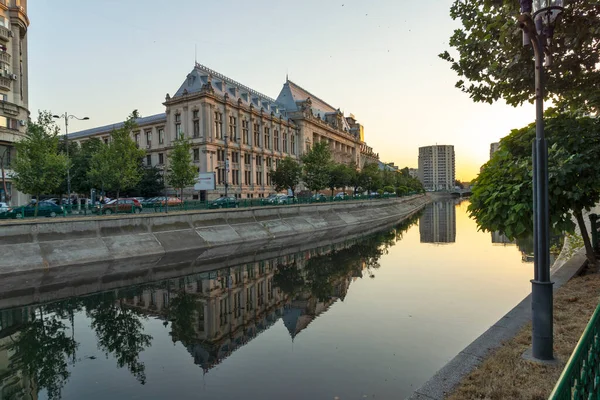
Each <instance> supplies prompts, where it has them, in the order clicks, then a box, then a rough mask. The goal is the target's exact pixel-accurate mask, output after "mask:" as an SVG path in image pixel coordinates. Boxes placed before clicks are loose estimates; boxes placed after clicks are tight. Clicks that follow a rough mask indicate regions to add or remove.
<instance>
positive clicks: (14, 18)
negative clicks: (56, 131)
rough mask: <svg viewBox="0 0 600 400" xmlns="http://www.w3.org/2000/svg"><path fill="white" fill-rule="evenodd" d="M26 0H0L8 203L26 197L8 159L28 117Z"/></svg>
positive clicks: (0, 160) (2, 155)
mask: <svg viewBox="0 0 600 400" xmlns="http://www.w3.org/2000/svg"><path fill="white" fill-rule="evenodd" d="M28 26H29V18H27V0H3V1H0V164H2V167H3V169H4V181H2V176H1V175H0V201H1V202H9V201H10V203H11V204H12V205H16V204H22V203H25V202H26V201H27V200H28V199H29V197H28V196H27V195H25V194H23V193H20V192H18V191H17V190H16V188H15V187H14V186H13V184H12V179H11V178H12V176H13V171H12V170H11V169H10V165H11V162H12V161H13V160H14V159H15V157H16V151H15V147H14V144H15V143H16V142H18V141H19V140H21V139H22V138H23V137H24V135H25V130H26V126H27V121H28V120H29V96H28V84H27V82H28V74H27V71H28V59H27V28H28Z"/></svg>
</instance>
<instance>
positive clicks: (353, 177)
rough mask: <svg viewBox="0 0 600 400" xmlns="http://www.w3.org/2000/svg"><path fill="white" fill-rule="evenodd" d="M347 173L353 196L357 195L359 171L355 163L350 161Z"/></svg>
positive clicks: (359, 182)
mask: <svg viewBox="0 0 600 400" xmlns="http://www.w3.org/2000/svg"><path fill="white" fill-rule="evenodd" d="M348 173H349V175H350V179H349V182H350V186H352V189H353V194H356V193H358V189H359V188H360V187H361V181H360V171H359V170H358V165H356V162H354V161H352V162H351V163H350V165H349V166H348Z"/></svg>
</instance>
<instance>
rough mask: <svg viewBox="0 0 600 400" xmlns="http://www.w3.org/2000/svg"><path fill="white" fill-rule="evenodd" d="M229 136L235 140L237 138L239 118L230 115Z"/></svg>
mask: <svg viewBox="0 0 600 400" xmlns="http://www.w3.org/2000/svg"><path fill="white" fill-rule="evenodd" d="M229 138H230V139H231V140H233V141H236V140H237V118H235V117H229Z"/></svg>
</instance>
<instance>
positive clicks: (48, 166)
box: [12, 111, 68, 216]
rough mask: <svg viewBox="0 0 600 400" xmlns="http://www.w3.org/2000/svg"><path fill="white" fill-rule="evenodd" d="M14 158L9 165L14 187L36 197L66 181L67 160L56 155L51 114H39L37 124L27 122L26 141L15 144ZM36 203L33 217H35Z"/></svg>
mask: <svg viewBox="0 0 600 400" xmlns="http://www.w3.org/2000/svg"><path fill="white" fill-rule="evenodd" d="M15 147H16V149H17V159H16V160H14V161H13V162H12V169H13V170H14V172H15V175H14V176H13V182H14V185H15V187H16V188H17V189H18V190H20V191H21V192H24V193H30V194H33V195H35V197H36V199H37V200H39V198H40V195H41V194H42V193H53V192H54V191H55V190H57V189H58V188H59V186H60V185H61V183H62V182H63V181H64V179H65V176H66V175H65V174H66V171H67V166H68V160H67V158H66V157H65V156H64V155H63V154H59V153H58V128H57V127H56V125H55V124H54V121H53V119H52V114H51V113H49V112H47V111H41V112H40V114H39V116H38V120H37V122H31V121H29V123H28V125H27V131H26V133H25V138H23V140H21V141H19V142H17V143H16V144H15ZM38 204H39V201H37V202H36V206H35V212H34V215H35V216H37V212H38Z"/></svg>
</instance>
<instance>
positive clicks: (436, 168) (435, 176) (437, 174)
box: [419, 145, 455, 191]
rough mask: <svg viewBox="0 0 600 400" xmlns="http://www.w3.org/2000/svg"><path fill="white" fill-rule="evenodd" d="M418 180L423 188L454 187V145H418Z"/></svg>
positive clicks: (433, 189)
mask: <svg viewBox="0 0 600 400" xmlns="http://www.w3.org/2000/svg"><path fill="white" fill-rule="evenodd" d="M419 180H420V181H421V183H422V184H423V187H424V188H425V190H429V191H437V190H452V189H454V182H455V167H454V146H451V145H435V146H426V147H419Z"/></svg>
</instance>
